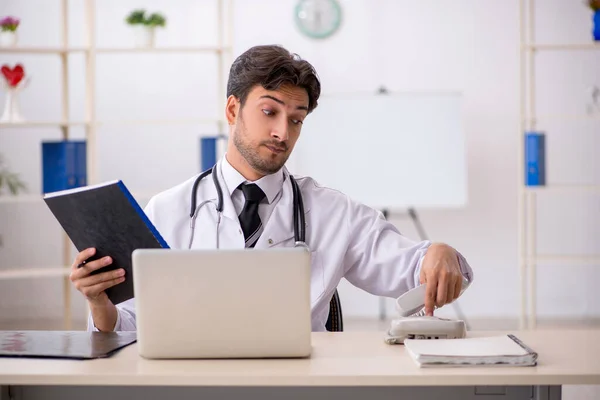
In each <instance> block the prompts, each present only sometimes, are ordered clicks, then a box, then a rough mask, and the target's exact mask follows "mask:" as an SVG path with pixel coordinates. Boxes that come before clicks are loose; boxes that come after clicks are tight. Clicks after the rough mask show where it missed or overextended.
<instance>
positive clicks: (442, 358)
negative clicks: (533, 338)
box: [404, 335, 538, 367]
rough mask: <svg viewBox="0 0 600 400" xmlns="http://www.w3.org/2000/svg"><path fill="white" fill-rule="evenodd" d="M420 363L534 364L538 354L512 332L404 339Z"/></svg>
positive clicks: (429, 365) (441, 364) (439, 365)
mask: <svg viewBox="0 0 600 400" xmlns="http://www.w3.org/2000/svg"><path fill="white" fill-rule="evenodd" d="M404 346H405V347H406V350H407V351H408V353H409V354H410V355H411V357H412V358H413V360H415V362H416V363H417V365H419V366H420V367H441V366H452V367H461V366H462V367H468V366H473V365H487V366H502V365H504V366H534V365H536V364H537V358H538V355H537V353H536V352H535V351H533V350H532V349H531V348H529V347H528V346H527V345H525V344H524V343H523V342H522V341H521V340H519V339H518V338H517V337H516V336H514V335H503V336H492V337H480V338H465V339H437V340H436V339H429V340H427V339H406V340H405V341H404Z"/></svg>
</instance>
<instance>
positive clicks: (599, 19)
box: [586, 0, 600, 40]
mask: <svg viewBox="0 0 600 400" xmlns="http://www.w3.org/2000/svg"><path fill="white" fill-rule="evenodd" d="M586 3H587V5H588V6H589V7H590V8H591V9H592V11H593V12H594V16H593V22H594V28H593V31H592V34H593V35H594V40H600V0H586Z"/></svg>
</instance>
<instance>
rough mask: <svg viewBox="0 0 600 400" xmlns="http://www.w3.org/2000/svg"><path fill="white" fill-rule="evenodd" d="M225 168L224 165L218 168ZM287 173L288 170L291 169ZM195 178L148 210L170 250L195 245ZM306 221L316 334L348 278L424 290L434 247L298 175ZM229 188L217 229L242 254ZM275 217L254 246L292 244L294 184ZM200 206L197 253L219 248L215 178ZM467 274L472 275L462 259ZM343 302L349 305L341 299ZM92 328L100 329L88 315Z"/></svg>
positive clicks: (123, 313) (224, 245)
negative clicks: (426, 261)
mask: <svg viewBox="0 0 600 400" xmlns="http://www.w3.org/2000/svg"><path fill="white" fill-rule="evenodd" d="M219 167H220V164H219ZM285 173H286V174H287V173H288V172H287V171H285ZM196 177H197V176H194V177H192V178H190V179H189V180H187V181H185V182H183V183H182V184H180V185H178V186H175V187H173V188H171V189H169V190H166V191H164V192H162V193H160V194H158V195H156V196H154V197H153V198H152V199H151V200H150V202H149V203H148V205H147V206H146V208H145V210H144V211H145V212H146V214H147V215H148V217H149V219H150V220H151V221H152V223H153V224H154V225H155V226H156V228H157V230H158V231H159V232H160V234H161V235H162V236H163V238H164V239H165V241H166V242H167V243H168V244H169V246H170V247H171V248H177V249H182V248H183V249H187V248H188V245H189V242H190V234H191V231H190V216H189V212H190V206H191V199H190V197H191V193H192V185H193V183H194V180H195V179H196ZM294 177H295V178H296V179H297V182H298V185H299V187H300V190H301V192H302V198H303V201H304V211H305V218H306V243H307V244H308V246H309V247H310V250H311V260H312V265H311V269H312V270H311V310H312V318H311V319H312V330H313V331H323V330H325V323H326V321H327V316H328V313H329V302H330V300H331V297H332V295H333V293H334V291H335V289H336V287H337V286H338V284H339V282H340V280H341V279H342V278H346V279H347V280H348V281H349V282H350V283H352V284H353V285H355V286H357V287H359V288H361V289H363V290H365V291H367V292H369V293H372V294H374V295H377V296H386V297H392V298H396V297H398V296H400V295H402V294H403V293H404V292H406V291H407V290H409V289H412V288H414V287H415V286H417V285H418V284H419V272H420V267H421V262H422V260H423V257H424V256H425V253H426V251H427V249H428V247H429V246H430V244H431V243H430V242H429V241H413V240H411V239H408V238H406V237H405V236H403V235H401V234H400V232H399V231H398V230H397V229H396V227H395V226H394V225H392V224H391V223H390V222H388V221H386V220H385V219H384V218H383V215H382V214H381V212H379V211H377V210H374V209H372V208H370V207H367V206H366V205H363V204H360V203H358V202H355V201H353V200H352V199H350V198H349V197H348V196H346V195H344V194H343V193H340V192H339V191H336V190H333V189H330V188H326V187H323V186H320V185H319V184H318V183H317V182H316V181H315V180H313V179H312V178H309V177H298V176H294ZM219 181H220V183H221V186H222V187H224V189H223V194H224V196H223V197H224V205H223V207H224V208H223V218H222V220H221V224H220V228H219V248H221V249H241V248H244V235H243V233H242V230H241V228H240V223H239V220H238V216H237V215H236V211H235V208H234V205H233V203H232V201H231V197H230V196H228V193H229V192H228V191H227V190H226V186H225V183H224V180H223V177H222V175H221V172H220V169H219ZM282 190H283V192H282V195H281V197H280V198H279V202H278V203H277V204H276V205H275V208H274V210H273V213H272V214H271V216H270V218H269V219H268V221H267V223H266V225H265V226H264V231H263V233H262V235H261V236H260V238H259V239H258V241H257V243H256V245H255V248H257V249H267V248H276V247H293V246H294V242H295V241H294V228H293V195H292V187H291V184H290V180H289V179H285V181H284V183H283V189H282ZM205 200H212V201H214V203H212V204H207V205H205V206H203V207H201V208H200V210H199V212H198V215H197V219H196V224H195V227H196V228H195V234H194V240H193V242H192V246H191V247H192V249H214V248H216V245H217V243H216V226H217V212H216V208H215V207H216V200H217V190H216V188H215V186H214V184H213V180H212V177H209V178H204V179H203V180H202V182H201V183H200V184H199V185H198V190H197V204H198V205H199V204H201V203H202V202H203V201H205ZM459 260H460V264H461V269H462V272H463V274H464V275H466V276H470V275H471V274H472V270H471V268H470V267H469V265H468V264H467V262H466V260H465V259H464V258H463V257H462V256H461V255H460V254H459ZM342 300H343V299H342ZM134 302H135V299H131V300H128V301H126V302H124V303H121V304H119V305H117V310H118V317H117V323H116V325H115V330H124V331H125V330H135V329H136V324H135V303H134ZM88 328H89V329H92V330H95V327H94V325H93V321H92V319H91V316H90V320H89V323H88Z"/></svg>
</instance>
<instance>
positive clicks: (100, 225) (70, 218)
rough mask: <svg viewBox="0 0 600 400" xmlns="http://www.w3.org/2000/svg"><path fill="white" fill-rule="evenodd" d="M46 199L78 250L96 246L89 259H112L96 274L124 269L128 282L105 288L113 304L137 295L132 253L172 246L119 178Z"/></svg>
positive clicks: (54, 194)
mask: <svg viewBox="0 0 600 400" xmlns="http://www.w3.org/2000/svg"><path fill="white" fill-rule="evenodd" d="M44 201H45V202H46V204H47V205H48V207H49V208H50V211H52V213H53V214H54V216H55V217H56V219H57V220H58V222H59V223H60V225H61V226H62V227H63V229H64V230H65V232H66V233H67V235H68V236H69V238H70V239H71V241H72V242H73V244H74V245H75V247H76V248H77V250H78V251H83V250H85V249H87V248H90V247H94V248H96V254H95V255H94V256H93V257H91V258H90V259H89V260H88V261H92V260H96V259H99V258H102V257H105V256H110V257H111V258H112V260H113V262H112V264H110V265H108V266H106V267H104V268H101V269H99V270H96V271H94V272H93V274H95V273H101V272H105V271H110V270H114V269H118V268H123V269H124V270H125V281H124V282H123V283H121V284H118V285H116V286H113V287H111V288H109V289H107V290H106V294H107V296H108V297H109V299H110V300H111V301H112V302H113V304H118V303H121V302H123V301H125V300H129V299H131V298H132V297H134V295H133V271H132V268H131V253H133V251H134V250H136V249H152V248H168V247H169V246H168V245H167V243H166V242H165V240H164V239H163V238H162V236H161V235H160V233H159V232H158V231H157V230H156V228H155V227H154V225H153V224H152V223H151V222H150V220H149V219H148V217H147V216H146V214H145V213H144V211H143V210H142V208H141V207H140V206H139V204H138V203H137V202H136V201H135V199H134V198H133V196H132V195H131V193H130V192H129V190H128V189H127V188H126V187H125V185H124V184H123V182H122V181H120V180H119V181H112V182H107V183H102V184H99V185H93V186H85V187H80V188H76V189H69V190H64V191H60V192H53V193H48V194H46V195H45V196H44Z"/></svg>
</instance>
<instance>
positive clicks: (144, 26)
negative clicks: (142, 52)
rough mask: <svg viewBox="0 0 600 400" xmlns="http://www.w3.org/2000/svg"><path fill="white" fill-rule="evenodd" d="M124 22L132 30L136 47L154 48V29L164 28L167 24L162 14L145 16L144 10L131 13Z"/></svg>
mask: <svg viewBox="0 0 600 400" xmlns="http://www.w3.org/2000/svg"><path fill="white" fill-rule="evenodd" d="M125 21H126V22H127V23H128V24H129V25H130V26H131V27H133V29H134V32H135V44H136V46H137V47H154V40H155V36H156V33H155V30H156V28H157V27H164V26H165V25H166V23H167V20H166V18H165V17H164V16H163V15H162V14H159V13H153V14H150V15H146V10H134V11H132V12H131V13H130V14H129V15H128V16H127V18H126V19H125Z"/></svg>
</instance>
